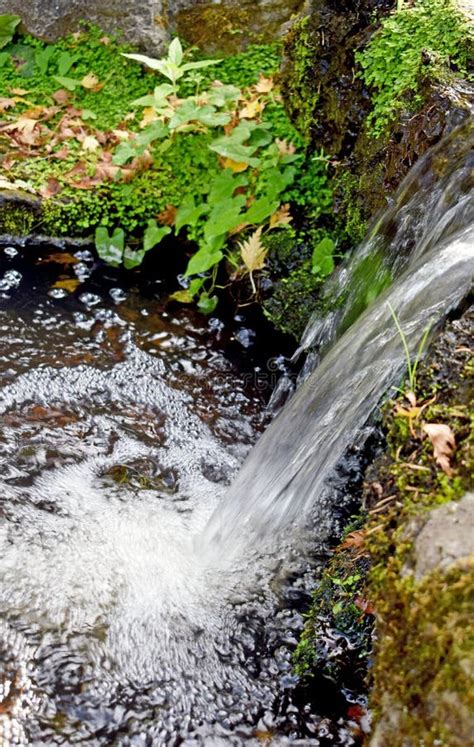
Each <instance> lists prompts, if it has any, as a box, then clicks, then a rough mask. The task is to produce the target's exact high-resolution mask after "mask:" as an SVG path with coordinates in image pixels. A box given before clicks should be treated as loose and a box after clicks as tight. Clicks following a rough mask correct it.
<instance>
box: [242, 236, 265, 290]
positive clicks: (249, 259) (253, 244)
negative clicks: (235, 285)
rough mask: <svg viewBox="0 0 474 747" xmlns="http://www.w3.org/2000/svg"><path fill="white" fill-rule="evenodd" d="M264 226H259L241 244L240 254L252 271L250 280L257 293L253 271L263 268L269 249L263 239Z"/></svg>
mask: <svg viewBox="0 0 474 747" xmlns="http://www.w3.org/2000/svg"><path fill="white" fill-rule="evenodd" d="M261 235H262V226H260V227H259V228H257V230H256V231H254V232H253V233H252V234H251V236H249V238H248V239H247V240H246V241H242V242H241V243H240V244H239V249H240V254H241V257H242V260H243V262H244V265H245V267H246V268H247V270H248V271H249V273H250V282H251V283H252V289H253V292H254V293H256V292H257V291H256V288H255V283H254V281H253V276H252V273H253V271H254V270H261V269H262V268H263V267H264V266H265V258H266V256H267V250H266V249H265V247H264V246H263V244H262V240H261V238H260V237H261Z"/></svg>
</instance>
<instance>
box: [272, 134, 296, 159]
mask: <svg viewBox="0 0 474 747" xmlns="http://www.w3.org/2000/svg"><path fill="white" fill-rule="evenodd" d="M275 144H276V146H277V148H278V152H279V153H280V155H281V156H292V155H293V154H294V153H296V148H295V146H294V145H293V143H289V142H288V141H287V140H281V139H280V138H279V137H277V138H275Z"/></svg>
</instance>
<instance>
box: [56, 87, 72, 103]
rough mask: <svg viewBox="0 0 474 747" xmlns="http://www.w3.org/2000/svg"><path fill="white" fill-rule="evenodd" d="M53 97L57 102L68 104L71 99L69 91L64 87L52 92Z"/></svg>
mask: <svg viewBox="0 0 474 747" xmlns="http://www.w3.org/2000/svg"><path fill="white" fill-rule="evenodd" d="M53 99H54V101H55V102H56V103H57V104H61V105H64V104H68V103H69V101H70V99H71V94H70V93H69V91H66V89H65V88H60V89H59V90H58V91H55V93H53Z"/></svg>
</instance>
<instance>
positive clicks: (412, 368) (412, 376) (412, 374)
mask: <svg viewBox="0 0 474 747" xmlns="http://www.w3.org/2000/svg"><path fill="white" fill-rule="evenodd" d="M387 305H388V308H389V309H390V314H391V315H392V318H393V321H394V322H395V326H396V328H397V332H398V334H399V335H400V339H401V341H402V345H403V350H404V352H405V360H406V364H407V370H408V385H409V387H410V389H409V391H410V392H413V394H414V393H415V392H416V372H417V369H418V365H419V363H420V360H421V357H422V355H423V352H424V350H425V347H426V343H427V340H428V335H429V333H430V330H431V323H430V324H428V325H427V327H426V329H425V331H424V332H423V335H422V338H421V340H420V344H419V345H418V349H417V351H416V354H415V357H414V359H413V360H412V355H411V353H410V348H409V347H408V341H407V337H406V335H405V332H404V331H403V329H402V327H401V325H400V322H399V319H398V317H397V315H396V313H395V311H394V309H393V306H392V305H391V303H390V302H389V301H387ZM397 391H400V392H402V391H403V390H401V389H398V390H397Z"/></svg>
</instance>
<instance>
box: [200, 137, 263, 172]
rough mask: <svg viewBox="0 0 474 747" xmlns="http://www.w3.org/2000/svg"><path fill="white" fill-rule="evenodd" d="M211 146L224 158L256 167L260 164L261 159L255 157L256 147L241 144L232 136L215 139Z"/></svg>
mask: <svg viewBox="0 0 474 747" xmlns="http://www.w3.org/2000/svg"><path fill="white" fill-rule="evenodd" d="M209 148H210V149H211V150H213V151H214V152H215V153H218V154H219V155H220V156H223V157H224V158H230V159H232V161H236V162H237V163H248V164H249V166H253V167H254V168H255V167H256V166H258V165H259V163H260V159H259V158H255V157H254V153H255V151H256V148H255V147H254V146H248V145H241V144H240V143H237V142H234V141H233V140H232V139H231V138H230V137H221V138H218V139H217V140H214V142H213V143H211V144H210V145H209Z"/></svg>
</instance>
